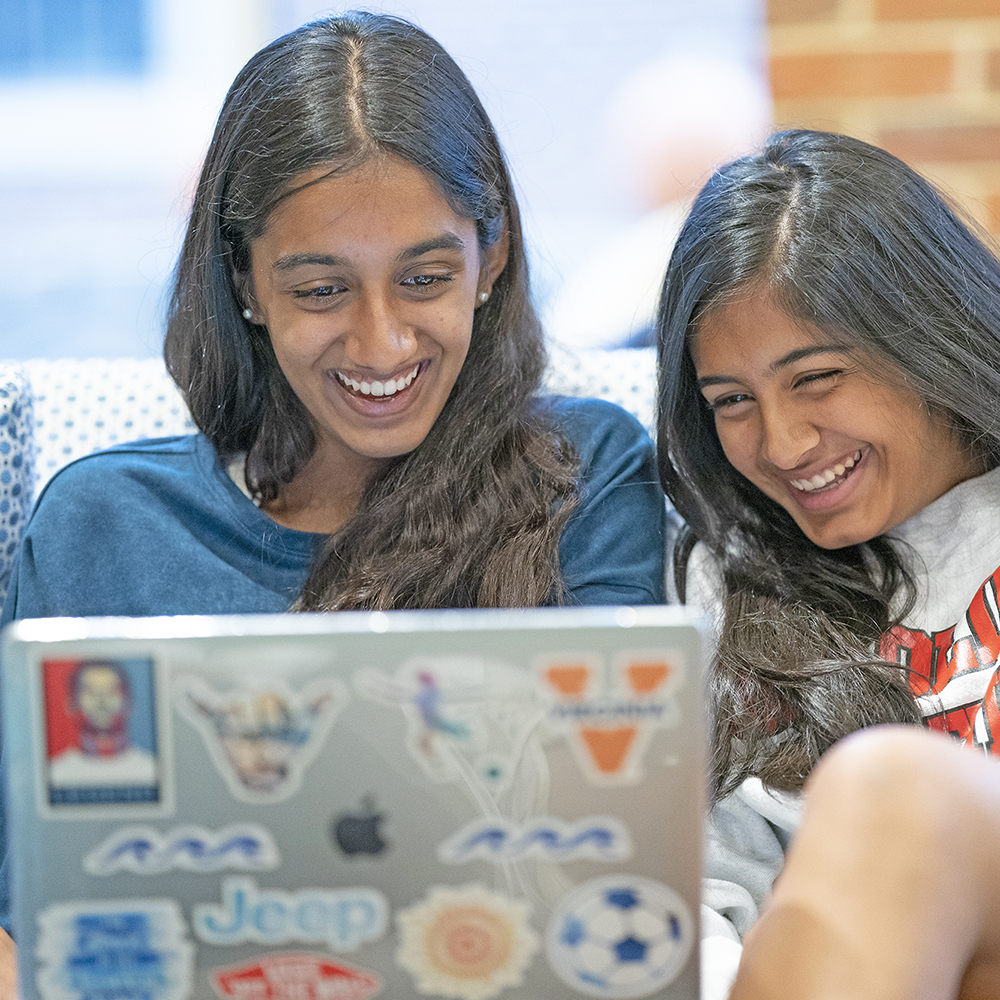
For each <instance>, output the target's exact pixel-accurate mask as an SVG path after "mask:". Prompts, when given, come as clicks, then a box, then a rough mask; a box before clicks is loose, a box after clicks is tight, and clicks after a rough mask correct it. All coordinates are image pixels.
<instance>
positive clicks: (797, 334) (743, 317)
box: [688, 295, 830, 374]
mask: <svg viewBox="0 0 1000 1000" xmlns="http://www.w3.org/2000/svg"><path fill="white" fill-rule="evenodd" d="M829 340H830V338H828V337H826V336H825V335H824V334H823V333H822V332H821V331H820V330H819V329H818V328H817V327H814V326H811V325H810V324H808V323H803V322H801V321H800V320H797V319H793V318H792V317H790V316H789V315H788V314H787V313H785V312H783V311H782V310H781V309H780V308H778V307H777V306H776V305H775V304H774V303H773V302H772V300H771V299H770V298H768V297H765V296H763V295H745V296H740V297H739V298H736V299H734V300H732V301H730V302H727V303H725V304H724V305H720V306H717V307H715V308H712V309H710V310H709V311H708V312H707V313H706V314H705V315H704V316H703V317H702V319H701V320H700V321H699V322H698V324H697V326H696V328H695V330H694V332H693V333H692V334H691V336H690V339H689V342H688V349H689V350H690V352H691V358H692V360H693V361H694V364H695V368H696V369H698V371H699V374H701V369H702V368H704V367H706V366H707V367H713V368H714V367H716V366H718V365H722V366H723V367H725V366H726V365H727V364H728V365H730V366H740V367H746V366H749V367H751V368H752V367H758V366H763V367H768V366H770V365H771V364H772V363H773V362H774V361H775V360H777V359H779V358H781V357H783V356H784V355H785V354H787V353H789V352H790V351H795V350H798V349H800V348H803V347H812V346H815V345H816V344H821V343H826V342H828V341H829Z"/></svg>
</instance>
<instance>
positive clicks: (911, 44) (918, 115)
mask: <svg viewBox="0 0 1000 1000" xmlns="http://www.w3.org/2000/svg"><path fill="white" fill-rule="evenodd" d="M768 34H769V38H770V67H771V84H772V88H773V91H774V98H775V115H776V120H777V122H778V125H779V127H780V126H788V125H800V126H807V127H810V128H822V129H831V130H834V131H839V132H847V133H849V134H851V135H854V136H857V137H858V138H861V139H864V140H866V141H868V142H872V143H875V144H876V145H879V146H883V147H885V148H886V149H888V150H889V151H890V152H892V153H895V154H896V155H897V156H899V157H901V158H902V159H904V160H906V161H907V162H908V163H910V164H911V165H912V166H914V167H916V168H917V169H918V170H920V171H921V172H922V173H924V174H925V175H926V176H928V177H930V178H931V179H932V180H934V181H936V182H937V183H938V184H939V185H940V186H942V187H943V188H945V190H946V191H948V192H949V193H951V194H952V195H953V196H954V197H955V198H956V200H957V201H959V203H960V204H962V205H963V206H964V207H965V208H966V210H967V211H969V212H970V213H971V214H972V215H973V216H974V217H976V218H977V219H979V221H980V222H982V223H983V224H984V225H985V226H986V227H987V228H988V229H990V230H991V231H992V232H993V233H994V234H995V235H997V236H1000V0H769V3H768Z"/></svg>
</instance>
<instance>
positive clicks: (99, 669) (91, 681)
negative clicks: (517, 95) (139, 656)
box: [80, 664, 120, 686]
mask: <svg viewBox="0 0 1000 1000" xmlns="http://www.w3.org/2000/svg"><path fill="white" fill-rule="evenodd" d="M80 681H81V682H82V683H83V684H86V685H88V686H90V685H101V686H103V685H107V684H118V683H119V681H120V678H119V677H118V673H117V672H116V671H115V670H114V669H113V668H112V667H105V666H102V665H100V664H98V665H95V666H93V667H84V668H83V670H82V671H81V673H80Z"/></svg>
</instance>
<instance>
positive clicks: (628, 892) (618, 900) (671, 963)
mask: <svg viewBox="0 0 1000 1000" xmlns="http://www.w3.org/2000/svg"><path fill="white" fill-rule="evenodd" d="M693 939H694V923H693V921H692V919H691V913H690V911H689V910H688V907H687V904H686V903H685V902H684V900H683V899H682V898H681V897H680V896H679V895H678V894H677V893H676V892H674V890H673V889H669V888H667V886H665V885H661V884H660V883H659V882H654V881H652V880H651V879H647V878H640V877H638V876H634V875H611V876H607V877H605V878H599V879H594V880H593V881H591V882H585V883H583V885H580V886H577V887H576V889H574V890H573V891H572V892H570V893H569V894H568V895H566V896H564V897H563V898H562V899H561V900H560V901H559V903H558V905H557V906H556V908H555V911H554V912H553V914H552V918H551V920H550V921H549V928H548V934H547V936H546V942H545V947H546V952H547V954H548V958H549V962H551V964H552V968H553V969H555V971H556V973H557V975H558V976H559V977H560V978H561V979H562V980H564V981H565V982H566V983H567V984H568V985H570V986H572V987H573V988H574V989H576V990H579V991H580V992H581V993H588V994H590V995H591V996H595V997H615V998H628V997H644V996H648V995H649V994H650V993H654V992H656V990H659V989H662V988H663V987H664V986H666V985H667V984H668V983H670V982H672V981H673V980H674V979H675V978H676V976H677V974H678V973H679V972H680V971H681V969H682V968H683V966H684V963H685V961H686V959H687V957H688V953H689V952H690V951H691V944H692V941H693Z"/></svg>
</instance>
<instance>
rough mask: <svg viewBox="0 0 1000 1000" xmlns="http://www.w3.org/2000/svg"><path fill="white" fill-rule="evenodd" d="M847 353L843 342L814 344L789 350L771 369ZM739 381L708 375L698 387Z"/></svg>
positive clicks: (726, 376)
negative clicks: (826, 355) (822, 355)
mask: <svg viewBox="0 0 1000 1000" xmlns="http://www.w3.org/2000/svg"><path fill="white" fill-rule="evenodd" d="M847 353H849V348H847V347H844V346H843V345H841V344H813V345H812V346H811V347H800V348H798V349H797V350H794V351H789V352H788V354H786V355H784V356H783V357H780V358H778V360H777V361H773V362H771V365H770V369H771V371H772V372H775V373H777V372H779V371H781V369H782V368H787V367H788V366H789V365H794V364H795V363H796V362H797V361H804V360H805V359H806V358H811V357H813V356H814V355H816V354H847ZM739 381H740V380H739V379H738V378H736V376H735V375H706V376H705V377H704V378H700V379H698V388H699V389H705V388H707V387H708V386H710V385H730V384H732V383H734V382H739Z"/></svg>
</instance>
